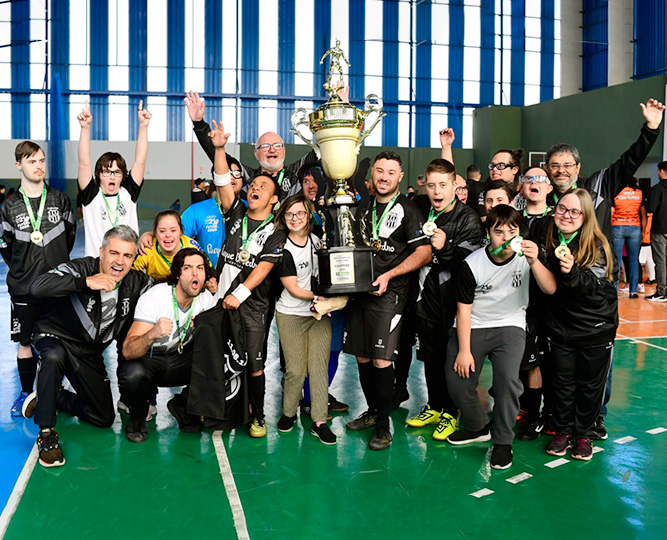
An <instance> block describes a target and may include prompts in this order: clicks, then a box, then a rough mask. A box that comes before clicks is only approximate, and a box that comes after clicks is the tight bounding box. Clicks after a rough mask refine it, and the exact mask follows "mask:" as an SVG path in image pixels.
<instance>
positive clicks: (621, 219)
mask: <svg viewBox="0 0 667 540" xmlns="http://www.w3.org/2000/svg"><path fill="white" fill-rule="evenodd" d="M642 200H643V194H642V190H641V189H634V188H631V187H629V186H628V187H626V188H623V190H621V192H620V193H619V194H618V195H616V198H615V199H614V212H613V213H612V216H611V224H612V226H618V225H630V226H634V227H641V224H642V220H641V215H640V213H639V209H640V208H641V207H642Z"/></svg>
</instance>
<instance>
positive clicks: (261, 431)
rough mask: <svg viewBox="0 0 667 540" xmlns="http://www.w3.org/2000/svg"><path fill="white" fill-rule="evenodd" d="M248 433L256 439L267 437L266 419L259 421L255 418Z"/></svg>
mask: <svg viewBox="0 0 667 540" xmlns="http://www.w3.org/2000/svg"><path fill="white" fill-rule="evenodd" d="M248 432H249V433H250V436H251V437H253V438H255V439H261V438H262V437H266V422H265V421H264V419H263V418H262V419H261V420H258V419H257V418H253V419H252V422H251V423H250V429H249V430H248Z"/></svg>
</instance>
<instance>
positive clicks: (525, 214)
mask: <svg viewBox="0 0 667 540" xmlns="http://www.w3.org/2000/svg"><path fill="white" fill-rule="evenodd" d="M554 198H556V195H554ZM556 202H558V199H556ZM549 210H551V208H549V206H547V207H546V208H545V209H544V212H542V216H541V217H544V216H546V215H547V214H548V213H549ZM530 215H531V216H535V215H537V214H530ZM523 217H528V209H527V208H524V209H523Z"/></svg>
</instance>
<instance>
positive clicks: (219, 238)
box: [181, 197, 225, 268]
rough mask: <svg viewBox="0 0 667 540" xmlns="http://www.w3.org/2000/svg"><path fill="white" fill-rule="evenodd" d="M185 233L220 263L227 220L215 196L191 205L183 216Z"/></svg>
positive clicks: (210, 257)
mask: <svg viewBox="0 0 667 540" xmlns="http://www.w3.org/2000/svg"><path fill="white" fill-rule="evenodd" d="M181 221H182V222H183V230H184V232H183V234H185V236H189V237H190V238H194V239H195V240H196V241H197V242H198V243H199V245H200V246H201V247H202V249H203V250H204V251H205V252H206V255H208V258H209V259H210V260H211V264H212V265H213V267H214V268H215V267H216V266H217V264H218V256H219V255H220V248H221V247H222V243H223V242H224V241H225V222H224V220H223V219H222V213H221V212H220V206H218V201H217V199H216V198H215V197H213V198H210V199H207V200H205V201H201V202H198V203H195V204H193V205H190V207H189V208H188V209H187V210H186V211H185V212H183V215H182V216H181Z"/></svg>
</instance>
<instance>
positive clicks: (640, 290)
mask: <svg viewBox="0 0 667 540" xmlns="http://www.w3.org/2000/svg"><path fill="white" fill-rule="evenodd" d="M637 292H638V293H639V294H644V293H645V292H646V287H644V284H643V283H639V284H637Z"/></svg>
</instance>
